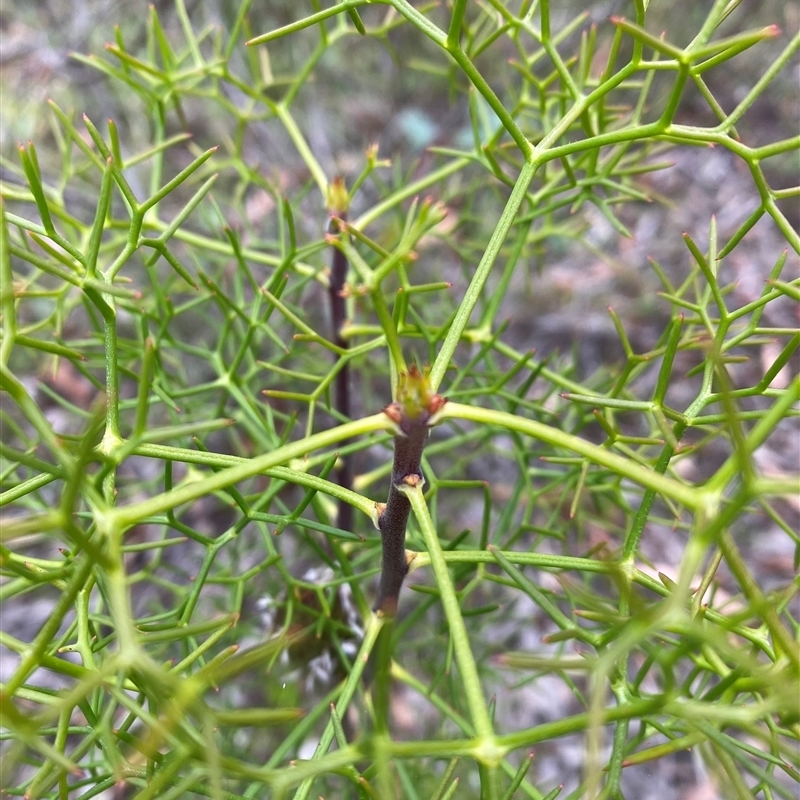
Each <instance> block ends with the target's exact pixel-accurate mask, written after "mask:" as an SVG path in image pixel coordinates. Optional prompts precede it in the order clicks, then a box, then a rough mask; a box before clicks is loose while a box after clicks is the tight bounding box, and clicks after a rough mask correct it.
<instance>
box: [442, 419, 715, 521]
mask: <svg viewBox="0 0 800 800" xmlns="http://www.w3.org/2000/svg"><path fill="white" fill-rule="evenodd" d="M446 418H452V419H468V420H472V421H473V422H480V423H483V424H488V425H498V426H500V427H503V428H508V429H509V430H514V431H518V432H519V433H524V434H526V435H527V436H533V437H534V438H536V439H541V440H542V441H544V442H547V443H548V444H552V445H554V446H556V447H563V448H564V449H565V450H571V451H572V452H573V453H577V454H578V455H581V456H583V457H584V458H587V459H589V461H591V462H593V463H595V464H599V465H600V466H603V467H607V468H608V469H610V470H612V471H613V472H615V473H617V474H618V475H620V476H623V477H626V478H628V479H629V480H631V481H633V482H634V483H638V484H640V485H641V486H644V487H646V488H651V489H654V490H655V491H657V492H659V493H661V494H663V495H664V496H665V497H669V498H671V499H673V500H677V501H678V502H680V503H683V504H684V505H686V506H688V507H689V508H695V509H697V508H701V507H713V506H714V505H715V504H716V502H717V500H718V496H717V493H715V492H708V491H703V490H701V489H697V488H693V487H691V486H686V485H685V484H683V483H680V482H679V481H676V480H674V479H672V478H667V477H666V476H664V475H659V474H658V473H657V472H655V471H654V470H652V469H648V468H647V467H643V466H641V465H640V464H637V463H635V462H633V461H630V460H628V459H627V458H623V457H622V456H620V455H617V454H616V453H612V452H611V451H609V450H607V449H606V448H604V447H599V446H598V445H595V444H592V443H591V442H587V441H585V440H584V439H580V438H579V437H577V436H573V435H572V434H569V433H564V431H560V430H558V429H557V428H552V427H550V426H549V425H545V424H544V423H541V422H536V421H535V420H529V419H523V418H522V417H518V416H515V415H514V414H508V413H506V412H504V411H495V410H493V409H487V408H479V407H477V406H466V405H462V404H461V403H448V404H447V405H446V406H445V407H444V408H443V409H442V411H441V412H440V419H441V420H443V419H446Z"/></svg>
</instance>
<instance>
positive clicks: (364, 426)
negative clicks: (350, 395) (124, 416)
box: [107, 413, 388, 530]
mask: <svg viewBox="0 0 800 800" xmlns="http://www.w3.org/2000/svg"><path fill="white" fill-rule="evenodd" d="M387 427H388V423H387V420H386V416H385V415H384V414H383V413H380V414H373V415H372V416H370V417H364V418H363V419H360V420H356V421H354V422H348V423H346V424H344V425H339V426H338V427H336V428H331V429H330V430H327V431H322V432H321V433H316V434H313V435H312V436H308V437H306V438H305V439H302V440H300V441H298V442H292V443H291V444H286V445H284V446H283V447H279V448H278V449H277V450H273V451H272V452H271V453H265V454H264V455H261V456H258V457H257V458H252V459H249V460H248V461H246V462H245V463H242V464H238V465H236V466H231V467H228V468H227V469H223V470H222V471H221V472H217V473H216V474H214V475H210V476H209V477H207V478H204V479H203V480H200V481H197V482H195V483H190V484H188V485H186V486H180V487H178V488H176V489H172V490H170V491H168V492H163V493H162V494H160V495H158V496H156V497H152V498H150V499H149V500H143V501H142V502H139V503H133V504H131V505H128V506H121V507H119V508H116V509H113V510H109V511H108V512H107V514H108V517H109V518H110V520H111V521H112V522H113V523H114V524H116V525H119V526H120V529H121V530H125V529H126V528H129V527H131V526H132V525H135V524H136V523H137V522H139V521H140V520H142V519H146V518H147V517H149V516H152V515H155V514H161V513H163V512H164V511H169V510H171V509H173V508H176V507H177V506H179V505H183V504H184V503H189V502H191V501H193V500H197V499H199V498H200V497H203V496H205V495H207V494H212V493H213V492H216V491H219V490H220V489H225V488H227V487H228V486H231V485H233V484H234V483H238V482H239V481H243V480H247V479H248V478H252V477H254V476H256V475H259V474H261V473H263V472H265V471H266V470H268V469H272V468H273V467H278V466H281V465H283V464H285V463H286V462H287V461H291V460H292V459H294V458H301V457H302V456H304V455H306V454H307V453H311V452H313V451H314V450H318V449H320V448H323V447H330V446H331V445H334V444H336V443H337V442H340V441H342V439H350V438H351V437H354V436H363V435H364V434H367V433H373V432H375V431H382V430H385V429H386V428H387Z"/></svg>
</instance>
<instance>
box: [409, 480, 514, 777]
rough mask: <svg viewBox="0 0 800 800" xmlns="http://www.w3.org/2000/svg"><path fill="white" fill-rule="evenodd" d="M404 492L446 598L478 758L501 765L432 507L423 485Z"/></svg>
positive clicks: (441, 595)
mask: <svg viewBox="0 0 800 800" xmlns="http://www.w3.org/2000/svg"><path fill="white" fill-rule="evenodd" d="M400 491H401V492H402V493H403V494H404V495H405V496H406V497H407V498H408V500H409V503H410V504H411V508H412V510H413V511H414V517H415V518H416V520H417V524H418V525H419V527H420V531H421V532H422V536H423V538H424V539H425V545H426V546H427V549H428V555H429V557H430V560H431V566H432V567H433V572H434V575H435V576H436V584H437V587H438V589H439V596H440V597H441V598H442V606H443V607H444V613H445V617H446V618H447V624H448V627H449V629H450V636H451V639H452V642H453V650H454V652H455V656H456V663H457V664H458V669H459V671H460V672H461V679H462V681H463V684H464V692H465V699H466V702H467V706H468V707H469V712H470V716H471V717H472V724H473V725H474V726H475V732H476V734H477V736H478V739H479V740H480V744H479V745H477V750H478V752H477V753H476V756H477V757H478V758H479V760H481V761H482V763H485V764H487V765H495V764H497V763H499V757H502V754H501V752H500V750H499V748H498V746H497V740H496V738H495V735H494V731H493V729H492V721H491V717H490V716H489V709H488V708H487V706H486V702H485V700H484V697H483V689H482V687H481V679H480V675H479V674H478V667H477V665H476V663H475V658H474V656H473V654H472V649H471V647H470V644H469V636H468V635H467V628H466V625H465V624H464V617H463V616H462V614H461V608H460V606H459V604H458V597H457V596H456V590H455V587H454V586H453V581H452V580H451V578H450V571H449V570H448V568H447V561H445V558H444V551H443V550H442V545H441V543H440V542H439V536H438V534H437V533H436V528H435V526H434V524H433V520H432V519H431V516H430V513H429V511H428V506H427V505H426V504H425V498H424V497H423V494H422V487H421V485H417V486H402V487H401V488H400ZM481 753H482V754H483V756H484V757H483V758H481Z"/></svg>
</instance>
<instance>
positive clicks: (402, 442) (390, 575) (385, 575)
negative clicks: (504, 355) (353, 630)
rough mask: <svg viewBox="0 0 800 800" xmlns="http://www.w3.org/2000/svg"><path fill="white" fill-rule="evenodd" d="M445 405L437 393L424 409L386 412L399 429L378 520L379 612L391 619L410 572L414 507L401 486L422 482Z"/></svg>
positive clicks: (415, 375) (414, 373)
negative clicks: (427, 450)
mask: <svg viewBox="0 0 800 800" xmlns="http://www.w3.org/2000/svg"><path fill="white" fill-rule="evenodd" d="M409 375H410V376H411V380H420V381H425V382H426V383H427V379H426V378H423V376H421V375H420V373H419V371H418V370H417V369H416V367H412V368H411V370H410V371H409ZM444 403H445V399H444V398H443V397H440V396H439V395H437V394H433V395H429V396H426V397H425V399H424V404H423V405H422V406H421V407H414V406H415V403H413V402H412V403H408V402H402V401H400V402H394V403H392V404H391V405H390V406H388V407H387V408H386V409H384V411H385V413H386V415H387V416H388V417H389V418H390V419H391V420H392V421H393V422H394V423H395V424H396V425H397V427H398V429H399V432H398V434H397V435H396V436H395V437H394V464H393V465H392V478H391V484H390V486H389V499H388V500H387V501H386V505H385V506H384V507H383V510H382V511H381V513H380V515H379V517H378V527H379V528H380V531H381V544H382V545H383V557H382V562H381V582H380V588H379V591H378V602H377V603H376V605H375V610H376V611H380V612H382V613H383V614H385V615H387V616H394V615H395V613H396V612H397V602H398V597H399V595H400V589H401V587H402V586H403V581H404V580H405V577H406V575H407V573H408V561H407V559H406V526H407V525H408V515H409V512H410V511H411V504H410V503H409V501H408V498H407V497H406V496H405V495H404V494H403V493H402V492H401V491H400V487H401V486H403V485H406V486H416V485H418V484H419V483H421V482H422V480H423V475H422V451H423V448H424V447H425V442H426V441H427V439H428V433H429V430H430V422H431V417H432V416H433V414H434V413H436V411H438V410H439V409H440V408H441V407H442V406H443V405H444Z"/></svg>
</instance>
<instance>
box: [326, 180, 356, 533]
mask: <svg viewBox="0 0 800 800" xmlns="http://www.w3.org/2000/svg"><path fill="white" fill-rule="evenodd" d="M348 201H349V198H348V196H347V189H346V188H345V185H344V181H343V180H342V179H341V178H336V179H334V181H333V183H332V184H331V189H330V193H329V197H328V206H329V210H330V212H331V214H332V215H335V217H337V218H338V219H339V220H341V221H342V222H344V221H345V220H346V219H347V203H348ZM329 230H330V232H331V233H338V232H339V223H338V222H337V219H336V218H332V219H331V222H330V226H329ZM347 268H348V263H347V257H346V256H345V254H344V253H343V252H342V251H341V250H339V249H338V248H337V247H334V248H333V259H332V261H331V273H330V279H329V283H328V298H329V300H330V307H331V322H332V324H333V342H334V344H335V345H336V346H337V347H341V348H346V347H347V343H346V342H345V340H344V337H343V336H342V329H343V328H344V323H345V320H346V313H347V312H346V309H345V301H344V288H345V282H346V281H347ZM333 391H334V398H333V403H334V408H335V409H336V410H337V411H338V412H339V414H341V415H342V417H344V418H345V419H349V418H350V369H349V363H348V362H345V363H344V364H343V365H342V368H341V369H340V370H339V372H337V373H336V378H335V379H334V389H333ZM336 480H337V482H338V484H339V486H341V487H342V488H343V489H352V488H353V467H352V464H351V463H350V459H348V458H344V457H343V458H342V459H341V466H340V467H339V469H338V470H337V473H336ZM336 525H337V527H339V528H341V529H342V530H345V531H352V530H353V507H352V506H351V505H350V504H349V503H345V502H344V501H343V500H340V501H339V508H338V510H337V513H336Z"/></svg>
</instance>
